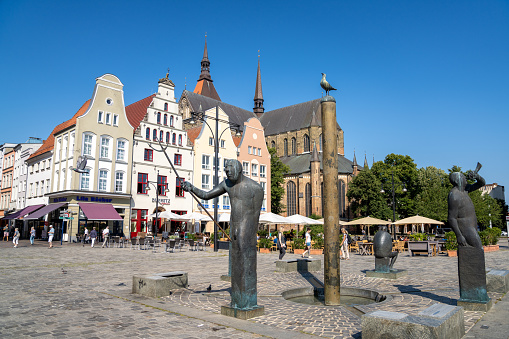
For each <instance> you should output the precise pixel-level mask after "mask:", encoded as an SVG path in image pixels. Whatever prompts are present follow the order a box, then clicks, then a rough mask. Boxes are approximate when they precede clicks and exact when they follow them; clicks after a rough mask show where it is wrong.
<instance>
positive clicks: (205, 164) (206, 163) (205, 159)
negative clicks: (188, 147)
mask: <svg viewBox="0 0 509 339" xmlns="http://www.w3.org/2000/svg"><path fill="white" fill-rule="evenodd" d="M201 168H203V169H210V156H208V155H202V156H201Z"/></svg>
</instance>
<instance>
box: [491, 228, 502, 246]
mask: <svg viewBox="0 0 509 339" xmlns="http://www.w3.org/2000/svg"><path fill="white" fill-rule="evenodd" d="M487 230H489V232H490V234H491V239H490V245H496V244H498V239H500V236H501V235H502V230H501V229H500V228H498V227H493V228H488V229H487Z"/></svg>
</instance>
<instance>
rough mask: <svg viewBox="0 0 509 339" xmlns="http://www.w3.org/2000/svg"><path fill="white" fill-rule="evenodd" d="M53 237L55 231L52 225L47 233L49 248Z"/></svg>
mask: <svg viewBox="0 0 509 339" xmlns="http://www.w3.org/2000/svg"><path fill="white" fill-rule="evenodd" d="M54 235H55V229H54V228H53V225H49V231H48V242H49V248H52V247H53V236H54Z"/></svg>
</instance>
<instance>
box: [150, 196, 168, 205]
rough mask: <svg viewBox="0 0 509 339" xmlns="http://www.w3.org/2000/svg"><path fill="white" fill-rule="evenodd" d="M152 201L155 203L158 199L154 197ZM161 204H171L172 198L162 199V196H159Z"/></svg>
mask: <svg viewBox="0 0 509 339" xmlns="http://www.w3.org/2000/svg"><path fill="white" fill-rule="evenodd" d="M152 202H153V203H154V204H155V203H156V202H157V199H156V198H152ZM159 204H160V205H169V204H170V199H161V198H159Z"/></svg>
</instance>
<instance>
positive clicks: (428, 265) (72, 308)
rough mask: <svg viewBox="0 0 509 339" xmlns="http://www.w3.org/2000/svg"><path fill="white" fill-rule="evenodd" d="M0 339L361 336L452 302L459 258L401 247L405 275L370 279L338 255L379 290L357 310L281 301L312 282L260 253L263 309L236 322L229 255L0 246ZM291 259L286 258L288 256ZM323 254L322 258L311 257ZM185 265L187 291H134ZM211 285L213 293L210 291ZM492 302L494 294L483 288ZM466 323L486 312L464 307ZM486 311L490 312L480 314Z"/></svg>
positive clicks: (350, 273)
mask: <svg viewBox="0 0 509 339" xmlns="http://www.w3.org/2000/svg"><path fill="white" fill-rule="evenodd" d="M500 244H501V246H500V248H501V249H500V251H498V252H490V253H486V267H488V268H493V269H504V270H509V261H508V260H507V258H508V254H509V247H508V245H507V239H503V240H501V243H500ZM0 253H1V258H2V259H1V265H0V286H2V288H1V292H0V306H1V307H0V337H9V338H26V337H29V338H30V337H43V338H45V337H46V338H50V337H60V336H61V337H66V338H109V337H114V336H115V337H116V336H125V337H133V338H163V337H165V338H210V339H213V338H258V337H275V338H300V337H302V338H305V337H312V336H323V337H333V338H352V337H354V338H360V337H361V334H360V332H361V327H360V324H361V323H360V317H359V316H360V314H362V313H366V312H371V311H374V310H387V311H395V312H404V313H407V314H416V313H418V312H420V311H421V310H423V309H424V308H426V307H428V306H430V305H432V304H433V303H436V302H440V303H445V304H451V305H455V303H456V300H457V299H458V298H459V292H458V281H457V259H456V258H450V257H447V256H443V255H441V256H437V257H430V258H428V257H420V256H416V257H410V256H409V255H408V254H407V253H402V254H401V255H400V257H399V258H398V261H397V263H396V265H395V266H396V268H399V269H407V270H408V275H407V276H406V277H402V278H400V279H397V280H384V279H377V278H367V277H366V276H365V274H364V273H365V271H366V270H371V269H373V268H374V258H373V257H372V256H360V255H355V254H353V255H351V259H350V260H347V261H341V280H342V281H341V284H342V286H347V287H358V288H365V289H370V290H374V291H377V292H379V293H382V294H384V295H386V296H388V298H387V300H386V301H383V302H381V303H373V304H369V305H364V306H356V308H355V309H353V308H347V307H343V306H337V307H324V306H312V305H304V304H297V303H294V302H291V301H287V300H285V299H284V298H282V297H281V293H282V292H284V291H287V290H290V289H294V288H300V287H310V286H311V285H310V283H309V282H308V280H309V277H310V276H311V277H314V278H316V279H318V280H320V281H323V260H322V271H321V272H312V274H310V275H302V274H299V273H295V272H293V273H277V272H275V263H274V262H275V261H276V260H277V254H259V255H258V303H259V305H263V306H265V315H263V316H260V317H257V318H253V319H250V320H248V321H242V320H238V319H234V318H230V317H225V316H222V315H220V306H221V305H226V304H228V302H229V293H228V288H229V283H227V282H224V281H221V280H220V276H221V275H222V274H226V273H227V268H228V252H227V251H220V252H217V253H215V252H213V251H212V250H211V249H207V250H206V251H198V252H191V251H182V252H179V251H176V252H175V253H162V252H161V250H159V251H158V252H157V253H154V252H153V251H152V250H132V249H130V248H104V249H101V248H97V247H96V248H90V246H85V247H82V246H81V245H79V244H64V245H63V246H60V244H59V243H57V244H56V246H55V248H53V249H48V248H47V243H44V242H37V241H36V243H35V245H33V246H31V245H30V243H29V242H28V241H20V245H19V247H18V248H12V243H11V242H0ZM292 257H297V256H296V255H293V254H287V256H286V257H285V258H292ZM314 257H315V258H321V259H323V256H314ZM169 271H186V272H188V275H189V287H188V288H187V289H182V290H176V291H173V293H172V294H171V295H170V296H168V297H163V298H147V297H142V296H138V295H133V294H131V288H132V276H133V275H134V274H137V275H138V274H152V273H161V272H169ZM209 286H211V291H210V292H209V291H207V287H209ZM490 297H492V298H493V301H495V302H496V301H497V300H500V298H502V295H501V294H496V293H490ZM464 314H465V329H466V331H467V332H468V330H469V329H470V328H472V326H473V325H474V324H475V323H476V322H477V321H478V320H479V319H480V318H481V317H482V316H483V315H485V314H484V313H482V312H469V311H465V312H464ZM485 316H489V312H488V313H487V314H486V315H485Z"/></svg>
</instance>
